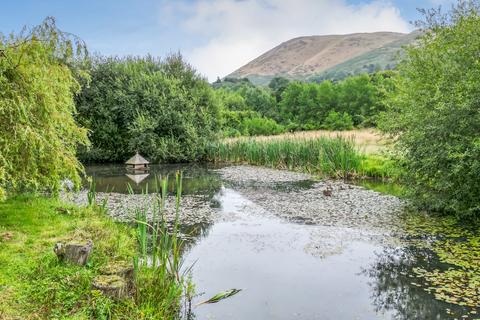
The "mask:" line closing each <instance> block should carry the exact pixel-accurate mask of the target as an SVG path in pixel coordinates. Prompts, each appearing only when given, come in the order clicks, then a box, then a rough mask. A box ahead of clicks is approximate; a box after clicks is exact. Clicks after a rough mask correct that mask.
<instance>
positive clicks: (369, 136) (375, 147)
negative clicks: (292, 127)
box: [224, 129, 386, 155]
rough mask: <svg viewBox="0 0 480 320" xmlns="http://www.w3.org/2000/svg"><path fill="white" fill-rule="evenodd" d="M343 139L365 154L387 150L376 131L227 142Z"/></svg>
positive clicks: (293, 134) (302, 133) (300, 133)
mask: <svg viewBox="0 0 480 320" xmlns="http://www.w3.org/2000/svg"><path fill="white" fill-rule="evenodd" d="M336 137H342V138H345V139H349V140H353V142H354V143H355V145H356V147H357V148H358V150H360V151H361V152H363V153H365V154H369V155H370V154H380V153H382V151H384V150H385V149H386V141H385V140H384V139H383V138H382V136H381V134H380V132H379V131H378V130H375V129H354V130H344V131H332V130H312V131H297V132H291V133H283V134H278V135H269V136H256V137H238V138H227V139H225V140H224V141H225V142H236V141H239V140H250V139H251V140H255V141H271V140H285V139H287V140H310V139H318V138H336Z"/></svg>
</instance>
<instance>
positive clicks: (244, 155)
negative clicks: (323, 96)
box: [207, 137, 362, 178]
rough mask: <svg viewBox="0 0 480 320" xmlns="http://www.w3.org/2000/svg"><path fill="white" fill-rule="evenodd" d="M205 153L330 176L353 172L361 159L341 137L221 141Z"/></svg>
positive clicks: (216, 157)
mask: <svg viewBox="0 0 480 320" xmlns="http://www.w3.org/2000/svg"><path fill="white" fill-rule="evenodd" d="M207 153H208V159H209V160H210V161H226V162H234V163H249V164H254V165H264V166H269V167H272V168H279V169H289V170H300V171H305V172H309V173H317V174H321V175H325V176H330V177H334V178H348V177H351V176H355V175H357V174H358V173H359V172H360V168H361V161H362V155H361V154H360V152H359V151H358V150H357V148H356V146H355V143H354V141H353V139H348V138H344V137H336V138H328V137H319V138H314V139H282V140H274V139H272V140H261V141H260V140H255V139H248V140H238V141H234V142H222V141H221V142H217V143H214V144H212V145H210V146H209V148H208V150H207Z"/></svg>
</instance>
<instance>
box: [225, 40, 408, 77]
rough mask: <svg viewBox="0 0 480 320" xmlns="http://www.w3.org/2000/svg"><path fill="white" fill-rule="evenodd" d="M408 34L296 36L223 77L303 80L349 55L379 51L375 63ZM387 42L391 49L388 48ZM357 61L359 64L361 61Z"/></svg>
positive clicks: (329, 67) (320, 72) (348, 59)
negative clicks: (282, 77)
mask: <svg viewBox="0 0 480 320" xmlns="http://www.w3.org/2000/svg"><path fill="white" fill-rule="evenodd" d="M409 37H410V35H408V34H403V33H395V32H374V33H355V34H347V35H329V36H308V37H299V38H295V39H291V40H289V41H286V42H284V43H282V44H280V45H278V46H277V47H275V48H273V49H271V50H269V51H267V52H266V53H264V54H262V55H261V56H259V57H258V58H256V59H254V60H252V61H251V62H249V63H247V64H246V65H245V66H243V67H241V68H239V69H238V70H236V71H234V72H233V73H231V74H230V75H228V76H227V77H232V78H245V77H246V78H249V79H250V81H252V82H254V83H256V84H265V83H268V81H269V80H270V79H272V78H273V77H275V76H284V77H287V78H290V79H307V78H309V77H312V76H313V75H321V74H322V73H324V72H325V71H327V70H331V69H332V68H335V67H336V66H338V65H340V64H342V63H345V62H347V61H350V60H351V59H353V58H356V57H360V56H363V55H368V53H372V52H375V51H376V50H380V51H379V53H376V54H374V55H373V56H374V57H373V62H375V63H374V64H376V63H377V62H376V61H375V60H376V58H375V57H377V56H382V54H381V53H384V54H383V56H385V57H387V56H388V57H389V53H390V51H395V52H396V51H397V50H398V49H399V48H400V47H401V45H403V42H402V41H407V42H408V41H410V40H409ZM400 43H402V44H401V45H397V44H400ZM389 44H392V48H388V45H389ZM382 48H387V49H382ZM397 48H398V49H397ZM382 50H383V51H382ZM383 56H382V57H383ZM368 59H369V58H368ZM368 59H367V60H368ZM385 59H387V58H385ZM388 59H390V58H388ZM388 59H387V60H388ZM368 61H370V62H369V63H367V65H368V64H371V63H372V61H371V59H370V60H368ZM358 63H360V65H361V66H362V67H363V65H364V64H365V63H364V64H362V63H363V62H358Z"/></svg>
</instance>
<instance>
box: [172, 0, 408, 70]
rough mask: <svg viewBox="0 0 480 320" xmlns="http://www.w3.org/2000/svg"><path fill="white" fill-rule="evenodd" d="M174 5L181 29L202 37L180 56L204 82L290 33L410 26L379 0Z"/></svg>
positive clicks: (210, 0) (226, 0)
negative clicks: (178, 15) (372, 0)
mask: <svg viewBox="0 0 480 320" xmlns="http://www.w3.org/2000/svg"><path fill="white" fill-rule="evenodd" d="M170 9H171V8H170ZM176 9H177V10H180V11H182V14H181V15H182V16H183V17H185V19H184V20H183V22H182V27H183V28H184V29H185V31H186V32H188V33H191V34H192V35H196V36H198V37H201V38H205V39H206V41H205V42H204V43H203V44H201V45H199V46H197V47H195V48H193V49H191V50H189V51H186V52H184V54H185V56H186V58H187V59H188V60H189V61H190V62H191V63H192V64H193V65H194V66H196V68H197V69H198V70H199V71H200V72H201V73H203V74H205V75H206V76H207V77H208V78H209V80H214V79H215V78H216V77H217V76H220V77H223V76H225V75H227V74H229V73H230V72H232V71H234V70H235V69H237V68H239V67H241V66H242V65H244V64H245V63H247V62H248V61H250V60H252V59H254V58H256V57H257V56H259V55H260V54H262V53H263V52H265V51H267V50H269V49H271V48H273V47H274V46H276V45H278V44H280V43H281V42H283V41H287V40H289V39H291V38H294V37H298V36H305V35H326V34H347V33H355V32H374V31H396V32H409V31H410V29H411V27H410V25H409V24H408V22H407V21H405V20H404V19H402V17H401V16H400V12H399V10H398V9H397V8H396V7H394V6H393V5H392V4H391V3H390V2H385V1H374V2H371V3H366V4H360V5H349V4H347V3H346V2H345V1H344V0H237V1H235V0H199V1H196V2H194V3H190V4H189V6H188V7H187V6H185V3H183V4H179V5H178V6H177V8H176Z"/></svg>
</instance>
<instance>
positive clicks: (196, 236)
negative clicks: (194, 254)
mask: <svg viewBox="0 0 480 320" xmlns="http://www.w3.org/2000/svg"><path fill="white" fill-rule="evenodd" d="M212 226H213V224H211V223H197V224H193V225H188V226H180V232H181V233H182V234H184V235H185V236H186V238H185V239H182V240H183V247H182V254H184V253H187V252H188V251H189V250H190V249H191V248H192V247H194V246H195V245H196V244H197V243H198V241H200V240H202V239H203V238H206V237H208V235H209V233H210V229H211V227H212Z"/></svg>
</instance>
